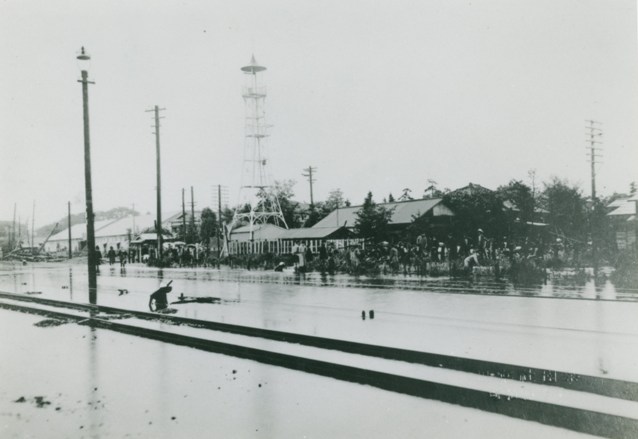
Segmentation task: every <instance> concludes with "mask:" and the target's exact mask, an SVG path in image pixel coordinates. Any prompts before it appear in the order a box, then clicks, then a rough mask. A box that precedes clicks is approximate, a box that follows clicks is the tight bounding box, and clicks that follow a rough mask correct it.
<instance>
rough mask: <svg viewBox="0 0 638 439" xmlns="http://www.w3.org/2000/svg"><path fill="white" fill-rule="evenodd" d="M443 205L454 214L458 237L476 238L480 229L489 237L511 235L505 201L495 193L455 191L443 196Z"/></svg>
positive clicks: (483, 189) (482, 189)
mask: <svg viewBox="0 0 638 439" xmlns="http://www.w3.org/2000/svg"><path fill="white" fill-rule="evenodd" d="M443 203H444V204H445V205H446V206H448V207H449V208H450V209H451V210H452V211H453V212H454V217H452V229H453V231H454V234H455V235H457V236H458V237H461V236H464V235H467V236H469V237H470V238H474V237H475V236H476V233H477V230H478V229H479V228H481V229H483V231H484V232H485V234H486V235H487V236H488V237H497V236H502V235H503V234H505V233H507V234H509V227H508V221H507V217H506V215H505V213H504V211H503V200H502V199H501V197H500V196H499V195H498V194H497V193H496V192H494V191H491V190H489V189H485V188H481V187H475V188H474V189H473V190H472V191H454V192H450V193H448V194H445V195H444V196H443Z"/></svg>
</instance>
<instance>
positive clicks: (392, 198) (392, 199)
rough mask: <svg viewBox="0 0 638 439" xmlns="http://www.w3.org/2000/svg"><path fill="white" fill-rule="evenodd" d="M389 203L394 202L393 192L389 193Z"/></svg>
mask: <svg viewBox="0 0 638 439" xmlns="http://www.w3.org/2000/svg"><path fill="white" fill-rule="evenodd" d="M388 203H394V195H392V192H390V195H388Z"/></svg>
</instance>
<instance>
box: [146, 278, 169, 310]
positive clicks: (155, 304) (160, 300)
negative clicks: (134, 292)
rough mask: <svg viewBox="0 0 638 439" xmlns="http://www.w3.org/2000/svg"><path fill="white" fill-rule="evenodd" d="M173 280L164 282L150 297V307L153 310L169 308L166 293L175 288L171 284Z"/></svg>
mask: <svg viewBox="0 0 638 439" xmlns="http://www.w3.org/2000/svg"><path fill="white" fill-rule="evenodd" d="M172 283H173V281H169V282H163V283H162V284H161V285H160V287H159V289H158V290H157V291H155V292H154V293H153V294H151V296H150V298H149V299H148V309H150V310H151V311H162V310H165V309H167V308H168V300H167V299H166V294H168V293H170V292H171V291H172V290H173V287H171V284H172Z"/></svg>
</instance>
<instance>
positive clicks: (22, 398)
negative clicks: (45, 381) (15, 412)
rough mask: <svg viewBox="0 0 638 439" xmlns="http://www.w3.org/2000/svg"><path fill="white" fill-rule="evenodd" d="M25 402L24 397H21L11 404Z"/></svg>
mask: <svg viewBox="0 0 638 439" xmlns="http://www.w3.org/2000/svg"><path fill="white" fill-rule="evenodd" d="M26 401H27V400H26V399H25V397H24V396H21V397H20V398H18V399H16V400H15V401H13V402H26Z"/></svg>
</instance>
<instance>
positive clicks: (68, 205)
mask: <svg viewBox="0 0 638 439" xmlns="http://www.w3.org/2000/svg"><path fill="white" fill-rule="evenodd" d="M67 223H68V225H69V227H68V229H67V230H68V231H69V259H72V258H73V247H71V242H72V241H71V202H70V201H68V202H67Z"/></svg>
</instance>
